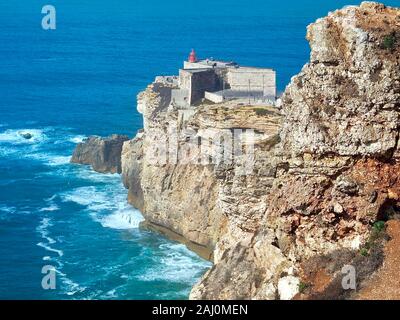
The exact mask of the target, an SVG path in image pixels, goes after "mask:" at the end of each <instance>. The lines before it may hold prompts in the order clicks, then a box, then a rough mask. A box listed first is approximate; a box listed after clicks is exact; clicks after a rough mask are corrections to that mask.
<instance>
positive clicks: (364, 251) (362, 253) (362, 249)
mask: <svg viewBox="0 0 400 320" xmlns="http://www.w3.org/2000/svg"><path fill="white" fill-rule="evenodd" d="M360 254H361V255H362V256H364V257H366V256H368V254H369V252H368V249H367V248H361V250H360Z"/></svg>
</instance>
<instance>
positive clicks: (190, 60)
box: [188, 49, 197, 62]
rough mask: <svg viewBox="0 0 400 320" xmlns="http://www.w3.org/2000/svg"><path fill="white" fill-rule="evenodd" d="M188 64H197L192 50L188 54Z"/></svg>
mask: <svg viewBox="0 0 400 320" xmlns="http://www.w3.org/2000/svg"><path fill="white" fill-rule="evenodd" d="M188 61H189V62H197V57H196V52H195V51H194V49H192V52H190V54H189V59H188Z"/></svg>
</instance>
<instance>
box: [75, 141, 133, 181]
mask: <svg viewBox="0 0 400 320" xmlns="http://www.w3.org/2000/svg"><path fill="white" fill-rule="evenodd" d="M127 140H129V137H127V136H123V135H116V134H114V135H111V136H110V137H107V138H102V137H97V136H91V137H89V138H87V139H86V140H84V141H83V142H81V143H79V144H78V145H77V146H76V148H75V150H74V153H73V155H72V158H71V163H79V164H87V165H90V166H92V168H93V170H94V171H97V172H100V173H121V171H122V169H121V152H122V145H123V143H124V142H125V141H127Z"/></svg>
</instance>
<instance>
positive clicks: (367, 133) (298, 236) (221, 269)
mask: <svg viewBox="0 0 400 320" xmlns="http://www.w3.org/2000/svg"><path fill="white" fill-rule="evenodd" d="M399 30H400V10H399V9H396V8H389V7H385V6H383V5H381V4H377V3H371V2H364V3H362V4H361V5H360V6H359V7H356V6H350V7H346V8H344V9H342V10H338V11H335V12H333V13H331V14H329V16H328V17H325V18H323V19H319V20H318V21H317V22H316V23H314V24H312V25H310V26H309V27H308V31H307V39H308V40H309V42H310V46H311V58H310V62H309V63H307V64H306V65H305V66H304V67H303V69H302V71H301V72H300V73H299V74H298V75H297V76H295V77H293V79H292V81H291V83H290V84H289V85H288V87H287V88H286V91H285V93H284V95H283V97H282V103H281V109H280V111H278V110H277V109H274V108H269V107H263V108H262V110H260V108H259V107H254V106H245V105H235V103H234V102H229V103H223V104H219V105H209V104H207V103H204V104H202V105H200V106H198V107H196V109H194V110H191V111H190V112H189V111H185V112H182V110H178V109H176V108H175V106H174V105H173V104H172V103H170V102H171V101H170V97H171V94H170V92H171V90H172V89H173V87H170V86H168V85H165V84H162V83H153V84H152V85H150V86H149V87H148V88H147V89H146V90H145V91H144V92H142V93H141V94H140V95H139V97H138V110H139V111H140V112H141V113H142V114H143V116H144V131H143V132H141V133H140V134H139V136H137V137H136V138H135V139H134V140H133V141H130V142H126V143H125V144H124V151H123V157H122V159H123V163H122V167H123V173H124V181H125V185H126V186H127V187H128V188H129V194H130V199H131V201H132V203H133V204H134V205H135V206H137V207H139V208H141V210H142V212H143V214H144V216H145V218H146V220H147V221H149V222H151V223H154V224H156V225H160V226H163V227H165V228H168V229H170V230H172V231H174V232H176V233H178V234H180V235H182V236H184V237H185V238H186V239H188V240H190V241H193V242H194V243H196V244H199V245H202V246H204V247H207V248H210V249H212V250H214V266H213V267H212V269H210V270H209V271H208V272H207V273H206V274H205V275H204V276H203V278H202V279H201V280H200V282H199V283H198V284H197V285H196V286H195V287H194V288H193V290H192V293H191V295H190V297H191V298H192V299H279V298H281V299H288V298H292V297H294V296H296V286H298V287H299V288H298V290H300V289H301V288H300V283H301V282H300V278H301V276H302V269H301V268H302V267H301V264H302V262H304V261H308V260H310V259H313V258H315V257H318V256H331V255H334V253H335V252H350V253H351V255H353V256H354V255H357V252H358V251H359V250H360V248H362V246H363V245H364V244H365V243H366V242H367V241H368V239H369V237H370V230H371V226H372V225H373V223H374V222H375V221H377V220H386V219H388V218H389V217H391V216H395V215H396V214H397V212H398V210H399V207H400V203H399V199H400V179H399V176H398V172H399V169H400V149H399V143H398V142H399V141H398V140H399V128H400V121H399V120H400V119H399V116H400V32H399ZM171 125H172V127H173V128H177V129H176V139H173V142H171V141H168V142H165V143H161V145H164V146H165V148H166V149H169V148H171V146H174V145H176V146H179V149H185V148H186V149H187V150H191V148H192V147H193V146H194V145H195V144H196V143H195V142H193V140H190V139H188V137H189V136H193V135H194V136H196V137H198V138H201V139H202V141H207V140H212V139H213V137H215V136H218V135H224V134H226V135H229V134H232V132H235V130H236V129H240V130H242V131H241V133H239V139H241V138H243V139H244V137H245V136H246V134H247V133H245V132H247V131H246V130H253V133H254V134H253V135H252V137H251V139H250V141H251V142H250V143H248V144H247V145H246V148H247V147H249V146H250V145H251V146H252V148H254V158H253V159H252V160H251V165H252V170H251V172H247V173H246V174H243V172H242V169H243V168H245V167H246V166H245V165H244V164H243V163H244V162H243V161H244V158H243V157H242V156H240V155H239V156H238V157H237V158H236V160H239V161H237V162H233V163H231V164H226V163H225V164H221V163H211V164H207V165H204V164H202V163H201V162H200V163H193V162H190V163H187V164H182V163H176V162H175V159H174V157H175V156H174V155H173V154H172V155H171V154H169V155H168V157H167V158H166V159H165V161H164V162H163V161H161V163H160V162H158V163H157V161H155V158H158V159H159V157H158V156H157V155H158V152H159V151H160V150H159V148H154V146H155V145H159V144H156V143H155V142H160V141H164V140H163V139H165V137H171V136H173V135H174V130H173V129H171ZM246 137H247V136H246ZM211 151H212V150H211V149H207V148H206V155H211V154H212V152H211ZM207 152H209V153H207ZM189 154H190V156H191V157H195V156H196V155H197V154H196V153H195V152H194V153H193V152H192V153H191V152H189ZM225 154H226V153H224V154H220V156H225ZM353 256H352V257H353ZM321 261H322V260H321ZM343 261H344V260H343ZM372 269H373V268H370V269H368V270H372ZM321 277H322V278H323V279H325V278H326V277H325V276H324V275H319V278H321ZM322 282H323V281H322ZM321 286H322V284H321ZM327 286H328V287H329V284H328V285H327Z"/></svg>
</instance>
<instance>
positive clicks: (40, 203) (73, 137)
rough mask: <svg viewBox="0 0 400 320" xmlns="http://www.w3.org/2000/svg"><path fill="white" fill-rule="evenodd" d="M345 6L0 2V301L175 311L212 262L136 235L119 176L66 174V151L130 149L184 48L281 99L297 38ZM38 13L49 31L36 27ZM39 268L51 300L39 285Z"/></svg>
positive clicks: (344, 0)
mask: <svg viewBox="0 0 400 320" xmlns="http://www.w3.org/2000/svg"><path fill="white" fill-rule="evenodd" d="M357 3H359V2H358V1H352V0H326V1H319V2H316V1H311V0H305V1H290V0H286V1H266V0H258V1H252V0H248V1H242V0H231V1H227V0H223V1H218V2H217V1H212V0H203V1H193V0H179V1H161V0H153V1H144V0H135V1H128V0H119V1H109V0H97V1H95V0H48V1H47V0H46V1H38V0H29V1H21V0H7V1H1V3H0V62H1V65H0V299H187V298H188V294H189V292H190V288H191V286H192V285H193V284H194V283H195V282H196V281H197V280H198V279H199V278H200V277H201V275H202V274H203V273H204V272H205V271H206V270H207V269H208V268H210V266H211V263H210V262H208V261H205V260H203V259H201V258H200V257H198V256H197V255H196V254H195V253H193V252H191V251H189V250H188V249H187V248H186V247H185V246H184V245H182V244H179V243H176V242H172V241H170V240H168V239H165V238H163V237H162V236H160V235H158V234H157V233H153V232H149V231H144V230H141V229H139V228H138V226H139V223H140V221H142V220H143V217H142V216H141V213H140V212H139V211H137V210H136V209H134V208H132V207H130V206H129V205H128V204H127V202H126V196H127V192H126V190H125V189H124V188H123V186H122V184H121V180H120V176H119V175H111V174H108V175H107V174H106V175H103V174H98V173H95V172H93V171H92V170H91V169H90V168H88V167H85V166H78V165H72V164H70V163H69V159H70V156H71V154H72V151H73V149H74V147H75V146H76V144H77V143H79V142H81V141H82V140H83V139H84V138H85V137H87V136H89V135H101V136H106V135H110V134H112V133H119V134H127V135H129V136H130V137H133V136H134V135H135V133H136V131H137V130H138V129H140V128H141V127H142V118H141V115H140V114H139V113H138V112H137V111H136V95H137V94H138V92H139V91H141V90H143V89H144V88H145V87H146V86H147V85H148V84H149V83H150V82H151V81H152V80H153V79H154V77H155V76H156V75H168V74H176V73H177V70H178V69H179V68H180V67H181V65H182V62H183V60H184V59H186V58H187V56H188V54H189V52H190V50H191V49H192V48H194V49H196V51H197V54H198V56H200V57H214V58H219V59H223V60H234V61H236V62H238V63H239V64H243V65H250V66H261V67H271V68H274V69H276V71H277V75H278V89H279V91H283V90H284V88H285V86H286V85H287V83H288V82H289V81H290V78H291V77H292V76H293V75H295V74H296V73H298V72H299V71H300V70H301V68H302V66H303V64H304V63H305V62H306V61H307V60H308V57H309V47H308V44H307V42H306V40H305V31H306V26H307V25H308V24H309V23H311V22H313V21H315V20H316V19H317V18H318V17H321V16H324V15H326V14H327V13H328V12H329V11H332V10H334V9H337V8H340V7H343V6H344V5H347V4H357ZM385 3H386V4H388V5H398V4H399V3H398V0H392V1H385ZM46 4H51V5H53V6H54V7H55V8H56V10H57V27H56V30H43V29H42V27H41V20H42V17H43V15H42V14H41V9H42V7H43V6H44V5H46ZM23 133H30V134H32V138H31V139H29V140H27V139H24V138H23V137H22V136H21V134H23ZM46 265H51V266H54V268H55V269H56V275H57V277H56V281H57V282H56V289H54V290H44V289H43V288H42V285H41V281H42V277H43V276H44V275H43V274H42V272H41V271H42V268H43V266H46Z"/></svg>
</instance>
